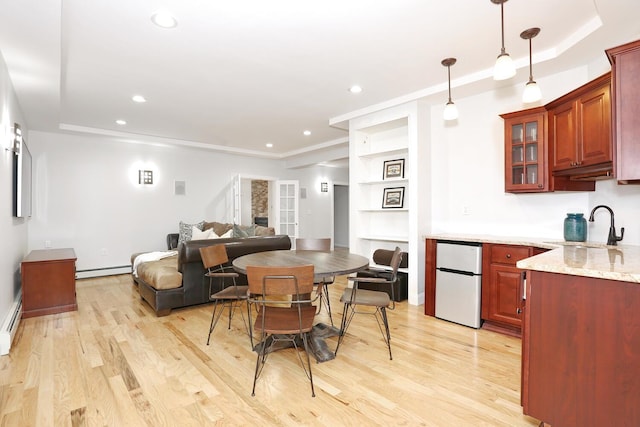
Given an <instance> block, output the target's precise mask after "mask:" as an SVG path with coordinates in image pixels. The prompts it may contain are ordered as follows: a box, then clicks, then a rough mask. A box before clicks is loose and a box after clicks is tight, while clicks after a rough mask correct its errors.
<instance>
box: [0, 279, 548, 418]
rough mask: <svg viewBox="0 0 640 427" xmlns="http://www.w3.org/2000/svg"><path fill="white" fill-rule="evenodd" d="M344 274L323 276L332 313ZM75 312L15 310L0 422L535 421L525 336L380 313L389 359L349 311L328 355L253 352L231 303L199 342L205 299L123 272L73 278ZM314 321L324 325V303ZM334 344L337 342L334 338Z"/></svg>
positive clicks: (404, 311)
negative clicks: (144, 283) (526, 383)
mask: <svg viewBox="0 0 640 427" xmlns="http://www.w3.org/2000/svg"><path fill="white" fill-rule="evenodd" d="M345 285H346V280H345V279H344V277H342V278H337V281H336V283H335V284H333V285H331V287H330V293H331V295H332V308H333V310H334V321H335V322H336V323H339V319H340V315H341V312H342V307H341V306H340V304H339V302H338V299H339V295H340V294H341V292H342V289H343V288H344V286H345ZM77 299H78V311H77V312H70V313H61V314H55V315H49V316H42V317H34V318H30V319H24V320H22V322H21V324H20V327H19V330H18V335H17V336H16V339H15V341H14V346H13V348H12V349H11V353H10V354H9V355H8V356H2V357H0V425H2V426H21V427H22V426H154V427H157V426H178V425H179V426H206V425H250V424H253V425H278V426H298V425H312V426H313V425H317V426H320V425H332V426H333V425H345V426H351V425H353V426H362V425H405V426H537V425H538V423H539V422H538V421H537V420H534V419H533V418H529V417H526V416H524V415H522V408H521V407H520V340H519V339H517V338H512V337H508V336H503V335H499V334H497V333H494V332H490V331H484V330H474V329H471V328H467V327H463V326H459V325H455V324H452V323H449V322H445V321H442V320H438V319H435V318H431V317H426V316H424V315H423V312H422V310H423V307H414V306H410V305H408V304H407V303H406V302H404V303H400V304H398V306H397V308H396V310H395V311H391V312H390V313H389V322H390V326H391V336H392V350H393V360H392V361H390V360H389V357H388V352H387V349H386V347H385V344H384V342H383V340H382V336H381V335H380V331H379V330H378V327H377V325H376V324H375V320H374V318H373V317H372V316H362V315H361V316H356V318H355V319H354V321H353V323H352V325H351V327H350V329H349V333H348V334H347V336H346V337H345V339H344V342H343V344H342V346H341V347H340V352H339V353H338V356H337V358H336V359H335V360H332V361H329V362H325V363H320V364H318V363H312V370H313V378H314V384H315V388H316V397H315V398H312V397H311V390H310V387H309V382H308V380H307V378H306V377H305V375H304V372H303V371H302V368H301V367H300V365H299V364H298V359H297V357H296V355H295V353H294V350H293V349H287V350H281V351H278V352H276V353H274V354H272V355H271V356H270V357H269V359H268V360H267V365H266V367H265V369H264V371H263V373H262V376H261V377H260V378H259V380H258V384H257V387H256V396H255V397H251V385H252V380H253V370H254V368H255V360H256V355H255V353H253V352H252V351H251V348H250V345H249V338H248V336H247V335H246V333H245V330H244V326H243V324H242V320H241V317H240V316H239V313H236V314H237V316H235V317H234V318H233V321H232V327H231V329H230V330H229V329H227V327H226V326H227V325H226V324H225V322H224V320H225V319H224V317H223V318H222V319H221V321H220V323H219V324H218V326H217V327H216V330H215V331H214V333H213V335H212V343H211V345H210V346H207V345H206V339H207V331H208V326H209V321H210V316H211V306H210V305H202V306H197V307H190V308H186V309H180V310H174V311H173V312H172V313H171V314H170V315H169V316H166V317H160V318H158V317H156V316H155V314H154V313H153V312H152V311H151V310H150V308H149V307H148V306H147V305H146V304H145V303H144V302H143V301H142V300H141V299H140V296H139V294H138V291H137V288H136V287H135V286H134V285H133V282H132V280H131V278H130V276H128V275H122V276H112V277H106V278H95V279H83V280H78V282H77ZM318 317H319V320H322V321H327V320H328V319H327V317H326V314H324V310H323V313H321V314H320V315H319V316H318ZM328 344H329V346H330V348H332V349H334V348H335V344H336V338H329V339H328Z"/></svg>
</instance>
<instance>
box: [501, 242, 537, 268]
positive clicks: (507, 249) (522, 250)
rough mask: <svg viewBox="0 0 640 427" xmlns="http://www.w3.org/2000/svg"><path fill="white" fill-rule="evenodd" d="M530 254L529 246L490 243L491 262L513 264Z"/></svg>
mask: <svg viewBox="0 0 640 427" xmlns="http://www.w3.org/2000/svg"><path fill="white" fill-rule="evenodd" d="M530 256H531V248H530V247H529V246H511V245H492V246H491V263H492V264H507V265H515V264H516V262H518V261H520V260H521V259H525V258H529V257H530Z"/></svg>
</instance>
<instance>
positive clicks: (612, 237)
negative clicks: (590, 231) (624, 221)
mask: <svg viewBox="0 0 640 427" xmlns="http://www.w3.org/2000/svg"><path fill="white" fill-rule="evenodd" d="M599 208H605V209H606V210H608V211H609V214H610V215H611V226H610V227H609V237H608V238H607V245H608V246H616V245H617V244H618V243H617V242H619V241H621V240H622V238H623V237H624V227H622V228H621V229H620V237H618V236H616V226H615V223H614V219H613V211H612V210H611V208H610V207H609V206H607V205H598V206H596V207H595V208H593V210H592V211H591V215H589V222H593V214H594V213H595V212H596V211H597V210H598V209H599Z"/></svg>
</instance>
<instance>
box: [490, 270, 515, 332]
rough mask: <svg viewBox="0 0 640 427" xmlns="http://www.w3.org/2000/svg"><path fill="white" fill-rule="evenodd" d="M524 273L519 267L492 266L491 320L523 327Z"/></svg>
mask: <svg viewBox="0 0 640 427" xmlns="http://www.w3.org/2000/svg"><path fill="white" fill-rule="evenodd" d="M521 282H522V271H521V270H520V269H518V268H517V267H509V266H502V265H501V266H496V265H492V266H491V287H492V292H491V301H490V307H491V308H490V312H489V320H495V321H497V322H501V323H506V324H509V325H513V326H521V325H522V313H521V311H522V310H521V306H522V295H521V289H522V287H521Z"/></svg>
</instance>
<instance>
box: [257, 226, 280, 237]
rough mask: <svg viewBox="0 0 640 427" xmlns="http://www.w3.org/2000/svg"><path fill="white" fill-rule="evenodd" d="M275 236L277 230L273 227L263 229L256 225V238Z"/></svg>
mask: <svg viewBox="0 0 640 427" xmlns="http://www.w3.org/2000/svg"><path fill="white" fill-rule="evenodd" d="M275 234H276V230H275V229H274V228H273V227H263V226H261V225H256V236H260V237H264V236H274V235H275Z"/></svg>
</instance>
